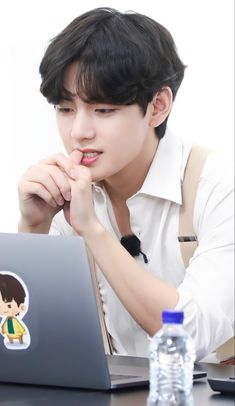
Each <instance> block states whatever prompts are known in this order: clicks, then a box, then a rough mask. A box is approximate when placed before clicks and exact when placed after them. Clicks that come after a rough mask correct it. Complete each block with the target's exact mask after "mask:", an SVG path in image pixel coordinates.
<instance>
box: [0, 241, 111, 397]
mask: <svg viewBox="0 0 235 406" xmlns="http://www.w3.org/2000/svg"><path fill="white" fill-rule="evenodd" d="M0 276H1V279H0V284H1V280H2V281H3V282H2V284H3V285H4V286H5V288H4V289H3V288H2V293H1V296H0V326H1V327H0V328H1V330H0V360H1V368H0V381H2V382H17V383H30V384H42V385H44V384H45V385H59V386H60V385H61V386H74V387H83V388H97V389H108V388H110V386H111V383H110V376H109V371H108V365H107V360H106V356H105V353H104V347H103V340H102V335H101V330H100V325H99V317H98V314H97V307H96V302H95V296H94V291H93V286H92V280H91V275H90V272H89V264H88V260H87V254H86V247H85V244H84V241H83V239H82V238H80V237H59V236H48V235H38V234H7V233H0ZM8 285H10V288H12V285H14V286H13V287H14V289H15V291H16V293H14V300H12V298H11V297H10V296H12V294H11V292H10V293H8V292H7V289H8ZM0 286H1V285H0ZM10 288H9V289H10ZM12 289H13V288H12ZM0 290H1V288H0ZM22 290H23V291H24V293H25V295H23V296H24V297H20V292H21V293H22ZM9 295H10V296H9ZM18 296H19V297H18ZM17 300H18V302H19V305H18V304H17ZM21 302H22V303H21ZM1 304H2V306H1ZM14 306H15V307H14ZM9 307H11V309H9ZM16 312H18V313H16ZM17 314H18V315H17Z"/></svg>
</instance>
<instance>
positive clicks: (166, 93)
mask: <svg viewBox="0 0 235 406" xmlns="http://www.w3.org/2000/svg"><path fill="white" fill-rule="evenodd" d="M150 104H151V109H152V110H151V113H150V119H149V124H150V126H151V127H158V126H159V125H160V124H162V123H163V122H164V121H165V119H166V118H167V116H168V115H169V113H170V111H171V108H172V104H173V94H172V90H171V88H170V87H168V86H167V87H163V88H162V89H161V90H159V91H158V92H157V93H156V94H155V95H154V97H153V100H152V101H151V102H150Z"/></svg>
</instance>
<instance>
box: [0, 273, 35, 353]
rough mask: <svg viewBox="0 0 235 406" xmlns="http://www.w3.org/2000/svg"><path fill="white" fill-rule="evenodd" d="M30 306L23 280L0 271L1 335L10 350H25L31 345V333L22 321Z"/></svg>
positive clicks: (12, 274)
mask: <svg viewBox="0 0 235 406" xmlns="http://www.w3.org/2000/svg"><path fill="white" fill-rule="evenodd" d="M28 306H29V295H28V289H27V287H26V285H25V283H24V282H23V281H22V279H21V278H19V276H17V275H16V274H14V273H12V272H8V271H0V321H1V323H0V334H2V335H3V337H4V345H5V347H6V348H7V349H8V350H25V349H26V348H28V347H29V345H30V342H31V339H30V333H29V330H28V328H27V327H26V325H25V323H24V322H23V320H22V319H23V317H24V316H25V314H26V313H27V310H28ZM1 318H2V320H1Z"/></svg>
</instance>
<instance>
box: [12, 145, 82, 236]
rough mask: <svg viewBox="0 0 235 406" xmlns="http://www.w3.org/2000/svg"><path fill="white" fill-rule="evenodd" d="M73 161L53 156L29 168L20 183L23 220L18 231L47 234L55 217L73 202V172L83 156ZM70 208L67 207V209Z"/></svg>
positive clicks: (76, 156) (75, 154)
mask: <svg viewBox="0 0 235 406" xmlns="http://www.w3.org/2000/svg"><path fill="white" fill-rule="evenodd" d="M71 156H72V159H70V158H67V157H65V156H64V155H63V154H56V155H53V156H51V157H49V158H47V159H45V160H43V161H41V162H39V164H38V165H34V166H32V167H30V168H29V169H28V170H27V172H26V173H25V174H24V175H23V176H22V178H21V181H20V183H19V188H18V191H19V206H20V212H21V220H20V224H19V231H34V230H36V231H38V230H39V232H45V233H46V232H48V231H49V229H50V225H51V222H52V219H53V217H54V216H55V214H56V213H58V212H59V211H60V210H61V209H63V207H64V205H65V202H70V200H71V183H70V180H71V179H70V177H69V176H70V175H69V173H70V171H71V170H72V169H73V168H74V167H75V166H76V164H77V165H78V164H79V163H80V160H81V157H82V154H81V153H79V151H74V152H73V153H72V154H71ZM66 207H67V206H66Z"/></svg>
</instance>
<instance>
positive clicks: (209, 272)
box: [176, 154, 234, 359]
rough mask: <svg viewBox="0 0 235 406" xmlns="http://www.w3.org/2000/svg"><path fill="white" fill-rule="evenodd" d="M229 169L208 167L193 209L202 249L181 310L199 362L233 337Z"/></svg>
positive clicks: (210, 163)
mask: <svg viewBox="0 0 235 406" xmlns="http://www.w3.org/2000/svg"><path fill="white" fill-rule="evenodd" d="M221 164H222V165H221ZM224 166H225V165H224V161H221V159H218V156H216V154H211V156H210V157H209V158H208V159H207V162H206V164H205V167H204V170H203V172H202V175H201V178H200V182H199V187H198V191H197V196H196V201H195V207H194V228H195V232H196V235H197V237H198V247H197V249H196V250H195V252H194V255H193V257H192V258H191V260H190V263H189V266H188V268H187V269H186V275H185V278H184V280H183V282H182V283H181V284H180V286H179V287H178V292H179V302H178V304H177V307H176V308H177V309H182V310H183V311H184V314H185V327H186V329H187V330H188V331H189V333H190V334H191V335H192V337H193V338H194V340H195V345H196V350H197V359H201V358H203V357H204V356H205V355H207V354H208V353H210V352H211V351H214V350H215V349H216V348H218V347H219V346H220V345H221V344H223V343H224V342H225V341H227V340H228V339H229V338H230V337H232V336H233V335H234V331H233V323H234V210H233V207H234V206H233V204H234V187H233V185H234V183H233V179H232V174H233V171H232V170H231V171H230V170H225V168H224Z"/></svg>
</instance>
